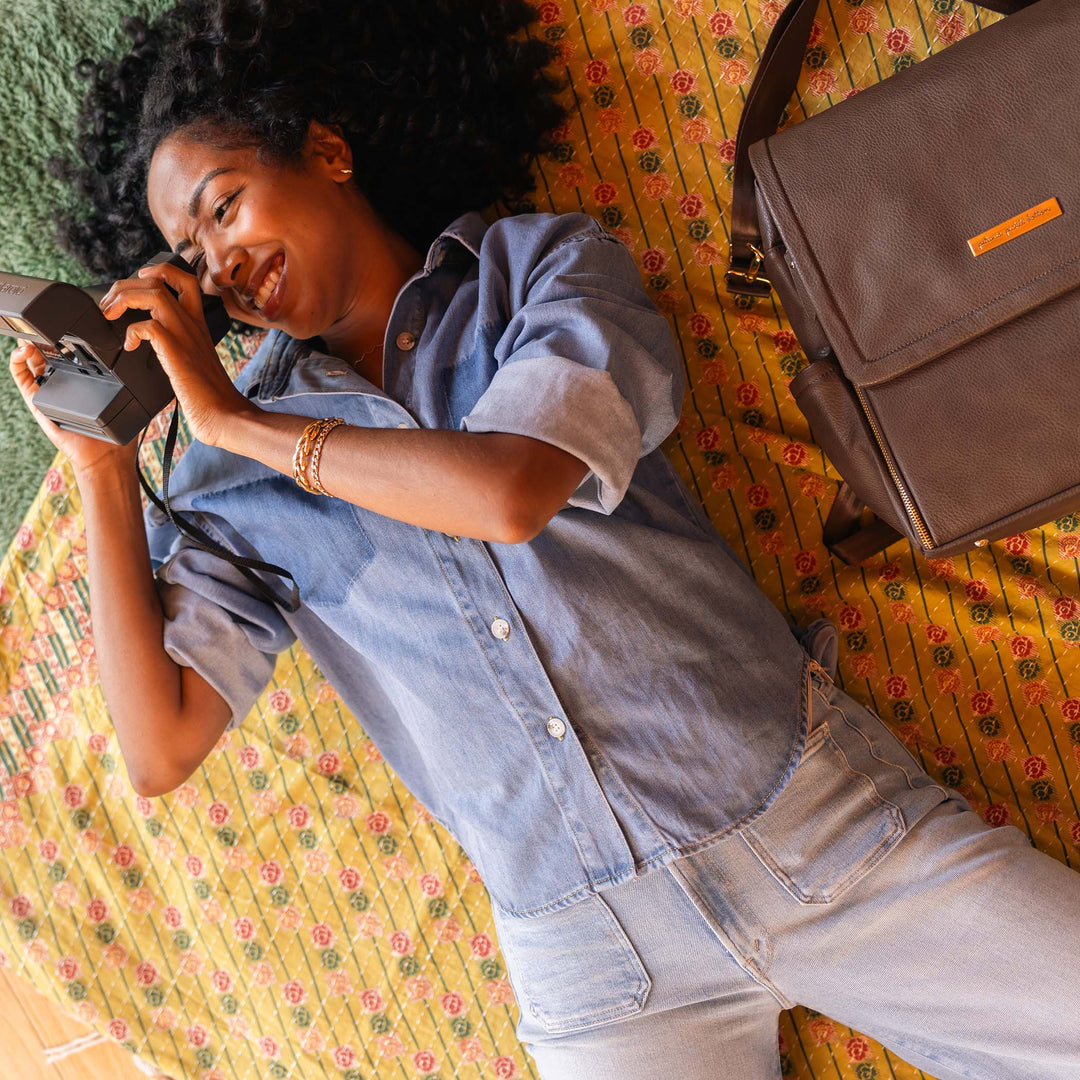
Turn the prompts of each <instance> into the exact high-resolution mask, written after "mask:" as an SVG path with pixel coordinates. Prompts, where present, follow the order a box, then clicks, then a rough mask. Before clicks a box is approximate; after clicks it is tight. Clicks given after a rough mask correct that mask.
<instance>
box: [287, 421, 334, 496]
mask: <svg viewBox="0 0 1080 1080" xmlns="http://www.w3.org/2000/svg"><path fill="white" fill-rule="evenodd" d="M344 423H345V420H344V419H343V418H342V417H340V416H334V417H330V418H329V419H322V420H312V422H311V423H310V424H308V426H307V427H306V428H304V431H303V433H302V434H301V436H300V438H299V439H298V440H297V443H296V453H294V454H293V479H294V480H295V481H296V482H297V484H299V485H300V487H302V488H303V489H304V490H305V491H307V492H310V493H311V494H312V495H328V494H329V492H328V491H327V490H326V489H325V488H324V487H323V486H322V484H321V483H319V480H318V475H319V474H318V462H317V460H316V471H315V484H310V483H308V479H307V471H308V460H309V458H310V457H311V456H312V454H313V452H314V450H315V448H316V447H318V449H319V451H320V452H321V450H322V442H323V439H325V438H326V434H327V432H329V431H331V430H332V429H333V428H335V427H337V426H338V424H344ZM316 485H317V486H316Z"/></svg>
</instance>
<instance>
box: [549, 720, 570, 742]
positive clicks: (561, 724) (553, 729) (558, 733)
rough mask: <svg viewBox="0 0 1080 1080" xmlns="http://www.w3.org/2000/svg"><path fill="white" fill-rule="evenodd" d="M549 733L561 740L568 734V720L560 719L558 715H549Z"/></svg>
mask: <svg viewBox="0 0 1080 1080" xmlns="http://www.w3.org/2000/svg"><path fill="white" fill-rule="evenodd" d="M547 733H548V734H549V735H550V736H551V737H552V738H553V739H559V740H561V739H562V737H563V736H564V735H565V734H566V721H565V720H560V719H559V718H558V717H557V716H549V717H548V722H547Z"/></svg>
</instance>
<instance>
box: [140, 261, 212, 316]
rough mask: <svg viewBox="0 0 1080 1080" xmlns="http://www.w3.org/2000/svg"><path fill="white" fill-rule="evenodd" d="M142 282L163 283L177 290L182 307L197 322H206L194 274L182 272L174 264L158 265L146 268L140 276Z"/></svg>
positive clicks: (197, 281)
mask: <svg viewBox="0 0 1080 1080" xmlns="http://www.w3.org/2000/svg"><path fill="white" fill-rule="evenodd" d="M138 276H139V278H140V280H142V281H162V282H164V283H165V284H166V285H169V286H171V287H172V288H173V289H175V290H176V292H177V295H178V296H179V298H180V306H181V307H182V308H183V309H184V311H186V312H187V313H188V315H190V316H191V318H192V319H194V320H195V321H196V322H202V321H205V316H204V315H203V308H202V292H201V290H200V289H199V280H198V278H196V276H195V275H194V274H189V273H188V272H187V271H186V270H181V269H180V267H179V266H173V265H172V263H158V264H157V265H156V266H144V267H143V268H142V269H141V270H140V271H139V274H138Z"/></svg>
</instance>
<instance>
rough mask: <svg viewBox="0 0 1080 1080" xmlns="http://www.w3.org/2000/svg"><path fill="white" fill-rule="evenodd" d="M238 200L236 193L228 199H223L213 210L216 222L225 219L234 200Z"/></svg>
mask: <svg viewBox="0 0 1080 1080" xmlns="http://www.w3.org/2000/svg"><path fill="white" fill-rule="evenodd" d="M235 198H236V193H235V192H234V193H233V194H232V195H230V196H228V198H225V199H222V200H221V202H219V203H218V204H217V205H216V206H215V207H214V209H213V211H212V213H213V216H214V220H215V221H221V219H222V218H223V217H225V214H226V212H227V211H228V209H229V207H230V206H232V204H233V200H234V199H235Z"/></svg>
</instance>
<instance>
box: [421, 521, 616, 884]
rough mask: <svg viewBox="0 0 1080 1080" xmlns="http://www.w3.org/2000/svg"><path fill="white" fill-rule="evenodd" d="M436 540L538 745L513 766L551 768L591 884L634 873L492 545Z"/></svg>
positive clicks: (505, 692)
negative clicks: (532, 756) (531, 758)
mask: <svg viewBox="0 0 1080 1080" xmlns="http://www.w3.org/2000/svg"><path fill="white" fill-rule="evenodd" d="M428 539H429V542H430V543H431V546H432V549H433V551H434V553H435V556H436V558H437V559H438V560H439V563H440V564H441V566H442V568H443V571H444V573H445V575H446V580H447V582H448V584H449V586H450V588H451V589H452V591H453V592H454V596H455V599H456V601H457V605H458V607H459V609H460V611H461V614H462V618H463V619H464V620H465V621H466V623H467V624H468V628H469V630H470V631H471V633H472V634H473V635H474V636H475V638H476V640H477V642H478V644H479V646H480V649H481V651H482V652H483V654H484V656H485V659H486V660H487V661H488V665H489V668H490V671H491V672H492V675H493V678H494V680H495V681H496V683H497V687H496V688H493V694H497V695H498V696H499V698H500V700H501V701H502V702H503V703H504V704H505V707H507V708H508V709H509V710H510V711H512V713H513V715H514V718H515V720H516V722H517V723H519V724H520V725H521V726H522V727H524V729H525V731H526V733H527V735H528V737H529V741H530V742H531V744H532V746H533V747H534V749H535V762H533V763H528V762H508V763H507V764H508V767H509V768H512V769H521V768H529V767H531V766H532V765H539V767H540V768H542V769H543V771H544V775H545V777H546V779H547V782H548V784H549V785H550V787H551V790H552V793H553V795H554V797H555V800H556V802H557V803H558V806H559V809H560V811H561V814H562V818H563V821H564V822H565V825H566V828H567V830H568V831H569V833H570V836H571V838H572V839H573V842H574V844H575V846H576V848H577V850H578V852H579V853H580V856H581V860H582V864H583V866H584V868H585V870H586V872H587V874H588V877H589V882H590V884H592V885H594V886H596V887H600V886H604V885H608V884H613V883H616V882H619V881H625V880H628V879H629V878H631V877H632V876H633V875H634V859H633V855H632V853H631V851H630V848H629V846H628V844H627V841H626V838H625V837H624V836H623V833H622V830H621V829H620V828H619V825H618V822H617V821H616V819H615V815H614V814H613V813H612V810H611V807H610V806H609V805H608V801H607V799H606V798H605V796H604V793H603V790H602V789H601V787H600V784H599V783H598V781H597V779H596V777H595V775H594V773H593V771H592V768H591V766H590V765H589V761H588V758H587V757H586V754H585V751H584V749H583V747H582V745H581V743H580V742H579V741H578V737H577V735H576V733H575V732H574V728H573V725H572V723H571V722H570V718H569V717H568V716H567V714H566V710H565V708H564V707H563V705H562V703H561V701H560V700H559V697H558V695H557V694H556V692H555V689H554V687H553V686H552V685H551V682H550V680H549V679H548V676H547V672H546V671H545V670H544V666H543V664H542V663H541V662H540V658H539V656H538V655H537V653H536V650H535V648H534V647H533V644H532V642H531V640H530V638H529V634H528V632H527V630H526V628H525V624H524V622H523V621H522V619H521V616H520V614H519V613H518V610H517V608H516V606H515V605H514V602H513V600H512V599H511V597H510V594H509V592H508V591H507V589H506V587H505V585H504V584H503V581H502V577H501V576H500V574H499V571H498V568H497V567H496V566H495V563H494V561H493V560H492V558H491V555H490V553H489V552H488V549H487V545H486V544H484V543H483V542H482V541H479V540H470V539H467V538H461V539H459V538H456V537H452V536H445V535H443V534H441V533H435V532H432V533H428ZM493 730H495V729H494V728H493Z"/></svg>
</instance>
